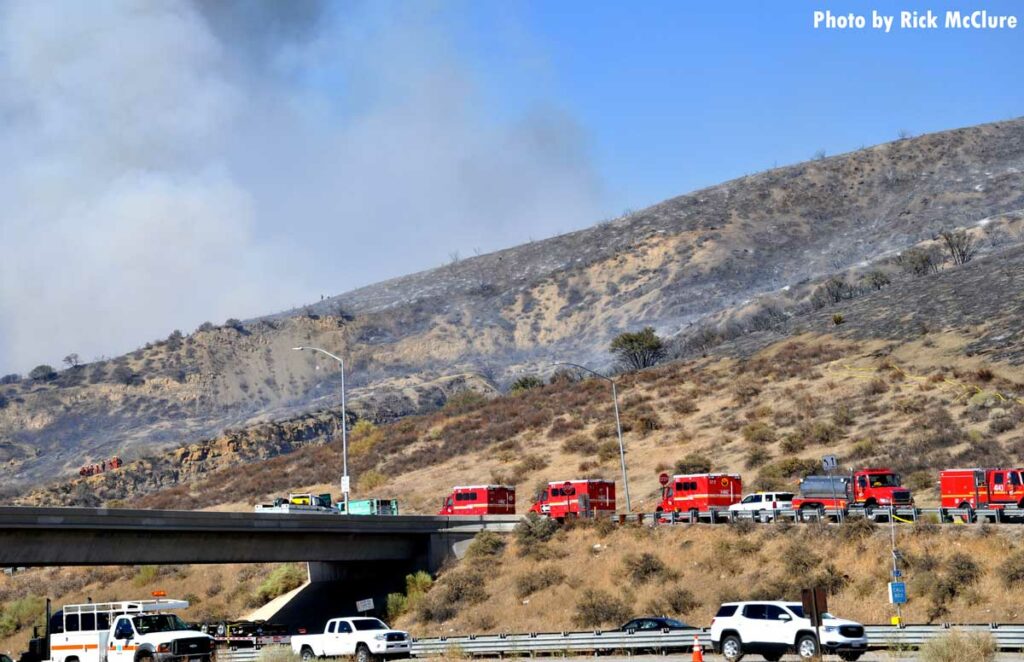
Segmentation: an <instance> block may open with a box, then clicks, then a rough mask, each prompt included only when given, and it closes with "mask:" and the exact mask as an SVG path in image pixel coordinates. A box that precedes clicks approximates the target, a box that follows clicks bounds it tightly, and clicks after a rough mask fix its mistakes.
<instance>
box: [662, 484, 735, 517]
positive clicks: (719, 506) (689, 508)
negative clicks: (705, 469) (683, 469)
mask: <svg viewBox="0 0 1024 662" xmlns="http://www.w3.org/2000/svg"><path fill="white" fill-rule="evenodd" d="M661 495H662V496H661V503H660V504H659V505H658V508H657V512H659V513H662V512H664V513H690V515H691V517H692V516H694V515H696V514H697V513H707V512H713V511H718V510H728V509H729V506H731V505H732V504H734V503H738V502H739V500H740V499H742V498H743V479H742V478H741V477H740V476H739V475H738V474H685V475H679V476H672V478H671V479H669V480H667V481H665V486H664V487H663V488H662V492H661Z"/></svg>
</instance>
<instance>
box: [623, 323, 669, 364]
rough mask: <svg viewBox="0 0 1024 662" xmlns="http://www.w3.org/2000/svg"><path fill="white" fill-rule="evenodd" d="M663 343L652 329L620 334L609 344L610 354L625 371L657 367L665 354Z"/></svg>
mask: <svg viewBox="0 0 1024 662" xmlns="http://www.w3.org/2000/svg"><path fill="white" fill-rule="evenodd" d="M667 351H668V350H667V348H666V347H665V343H664V342H663V341H662V339H661V338H659V337H658V334H657V333H655V332H654V327H650V326H648V327H645V328H644V329H643V330H642V331H637V332H635V333H630V332H626V333H620V334H619V335H617V336H615V338H614V339H613V340H612V344H611V353H612V355H613V356H614V357H615V358H616V359H617V360H618V361H619V364H620V365H622V366H623V367H624V368H626V369H627V370H642V369H644V368H649V367H651V366H653V365H657V364H658V363H659V362H660V361H661V360H662V359H663V358H665V354H666V353H667Z"/></svg>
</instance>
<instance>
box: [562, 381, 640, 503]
mask: <svg viewBox="0 0 1024 662" xmlns="http://www.w3.org/2000/svg"><path fill="white" fill-rule="evenodd" d="M554 365H567V366H572V367H573V368H579V369H580V370H583V371H585V372H589V373H590V374H592V375H594V376H595V377H597V378H599V379H603V380H605V381H606V382H608V383H609V384H611V385H612V404H613V405H614V406H615V431H616V432H617V433H618V436H619V462H620V463H621V464H622V489H623V491H624V492H625V493H626V512H627V513H631V512H633V508H632V504H631V503H630V500H629V475H628V474H627V472H626V446H625V445H624V444H623V442H622V421H621V420H620V419H619V392H618V389H617V388H616V386H615V380H614V379H612V378H611V377H608V376H607V375H602V374H601V373H599V372H597V371H595V370H591V369H590V368H588V367H587V366H584V365H579V364H578V363H569V362H567V361H558V362H556V363H555V364H554Z"/></svg>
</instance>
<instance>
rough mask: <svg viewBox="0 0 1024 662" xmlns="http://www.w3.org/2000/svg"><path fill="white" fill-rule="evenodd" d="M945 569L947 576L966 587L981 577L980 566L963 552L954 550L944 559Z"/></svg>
mask: <svg viewBox="0 0 1024 662" xmlns="http://www.w3.org/2000/svg"><path fill="white" fill-rule="evenodd" d="M946 571H947V572H948V573H949V578H950V579H952V580H953V581H954V582H955V583H956V584H957V585H959V586H963V587H967V586H971V585H973V584H974V583H975V582H976V581H978V579H980V578H981V574H982V570H981V566H979V565H978V563H977V562H976V561H975V560H974V559H972V558H971V557H970V556H969V555H967V554H964V553H963V552H956V553H955V554H953V555H952V556H950V557H949V559H948V560H947V561H946Z"/></svg>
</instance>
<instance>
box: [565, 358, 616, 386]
mask: <svg viewBox="0 0 1024 662" xmlns="http://www.w3.org/2000/svg"><path fill="white" fill-rule="evenodd" d="M551 365H567V366H572V367H573V368H579V369H580V370H583V371H586V372H589V373H590V374H592V375H594V376H595V377H599V378H601V379H603V380H605V381H606V382H611V383H612V384H614V383H615V380H614V379H612V378H611V377H609V376H608V375H602V374H601V373H599V372H598V371H596V370H591V369H590V368H588V367H587V366H585V365H580V364H579V363H569V362H568V361H556V362H555V363H552V364H551Z"/></svg>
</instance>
